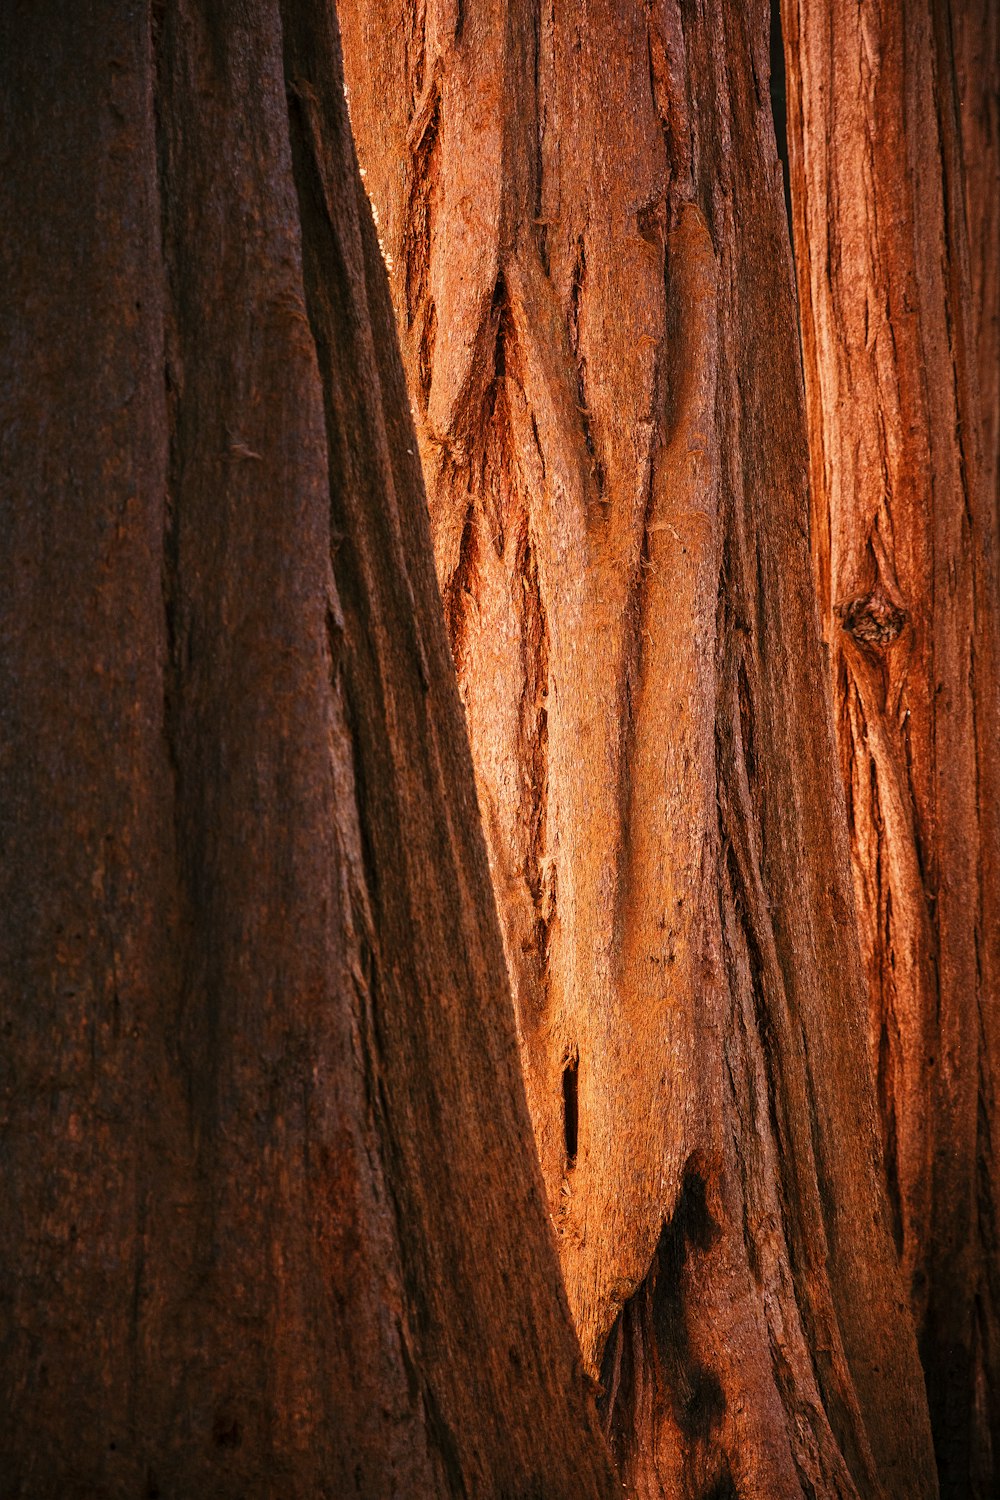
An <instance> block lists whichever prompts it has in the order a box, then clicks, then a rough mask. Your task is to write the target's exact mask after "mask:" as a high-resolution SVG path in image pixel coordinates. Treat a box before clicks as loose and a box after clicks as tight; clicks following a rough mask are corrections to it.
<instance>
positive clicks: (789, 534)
mask: <svg viewBox="0 0 1000 1500" xmlns="http://www.w3.org/2000/svg"><path fill="white" fill-rule="evenodd" d="M341 23H342V26H343V28H344V38H345V67H346V76H347V82H348V88H349V98H350V105H351V113H352V122H353V125H354V129H355V135H356V138H357V140H358V145H359V154H360V156H361V160H362V165H363V169H364V170H365V172H366V174H367V175H366V186H367V189H368V192H369V195H370V197H371V199H372V202H373V205H374V207H375V210H376V217H377V223H378V225H379V233H380V239H381V244H382V249H383V254H384V256H385V259H386V263H387V265H388V266H389V268H390V287H391V290H392V294H393V299H394V304H395V310H396V316H397V322H398V326H399V329H400V337H401V344H402V349H403V356H404V366H405V368H406V372H407V377H408V382H409V386H410V390H411V396H412V402H413V407H414V412H415V416H416V421H417V431H418V435H419V440H420V451H421V457H422V460H423V465H424V473H425V478H426V480H427V484H428V492H429V502H430V508H431V525H432V532H433V536H434V545H435V555H436V561H437V568H438V577H439V581H440V584H441V588H442V593H443V595H444V601H445V609H446V613H447V618H448V625H449V629H450V634H451V642H452V649H453V652H454V655H455V659H456V663H457V666H458V672H459V681H460V687H461V691H462V697H463V700H464V703H465V709H466V714H467V717H468V723H469V730H470V735H471V740H472V747H473V759H474V763H475V767H476V773H477V785H478V791H479V800H480V806H481V810H482V816H483V821H484V825H485V829H486V835H487V847H488V850H489V856H490V864H491V870H492V875H493V882H494V887H495V890H496V893H497V899H498V905H499V909H500V914H501V925H502V929H503V934H504V940H505V947H506V954H507V961H508V966H509V969H510V973H511V978H512V983H513V989H514V999H515V1008H516V1014H517V1021H518V1029H519V1035H520V1041H521V1050H522V1057H523V1061H524V1069H525V1076H526V1082H527V1091H528V1101H529V1105H530V1109H531V1114H532V1118H533V1122H534V1127H535V1135H536V1139H537V1142H538V1149H539V1154H540V1158H541V1162H542V1170H543V1175H544V1177H545V1182H546V1187H547V1190H548V1197H549V1206H550V1212H551V1214H552V1218H553V1221H554V1223H555V1225H556V1229H557V1232H558V1236H559V1246H560V1250H561V1255H562V1265H563V1271H564V1275H565V1278H566V1284H567V1288H568V1292H569V1301H570V1306H571V1309H572V1312H573V1315H574V1317H575V1320H576V1325H577V1328H578V1330H579V1334H580V1338H581V1342H582V1345H583V1351H584V1356H585V1359H586V1361H587V1364H588V1367H589V1369H590V1370H591V1372H592V1373H594V1374H598V1373H599V1374H600V1379H601V1382H602V1385H603V1398H602V1401H603V1413H604V1420H605V1423H606V1428H607V1431H608V1434H609V1437H610V1440H611V1442H612V1445H613V1449H614V1452H615V1454H616V1457H617V1460H618V1463H619V1466H620V1471H621V1474H622V1478H623V1480H624V1481H625V1484H626V1488H627V1489H628V1491H629V1492H630V1493H634V1494H635V1495H637V1496H642V1497H646V1496H661V1495H662V1496H668V1495H669V1496H673V1495H676V1494H686V1495H688V1494H689V1495H697V1496H699V1497H708V1496H715V1497H724V1496H733V1495H739V1496H741V1497H744V1496H745V1497H760V1500H765V1497H766V1500H774V1497H776V1496H798V1495H800V1494H803V1493H804V1494H809V1495H813V1496H822V1497H826V1496H831V1497H832V1496H856V1495H857V1496H882V1495H886V1496H888V1495H898V1496H900V1497H902V1496H906V1497H912V1496H918V1495H928V1496H929V1495H932V1494H934V1493H935V1490H936V1483H935V1479H934V1465H933V1457H932V1453H931V1446H930V1436H929V1426H928V1421H927V1412H926V1401H925V1396H924V1391H923V1383H922V1379H921V1374H920V1369H919V1365H918V1360H917V1354H916V1347H915V1341H914V1338H913V1333H912V1328H911V1324H910V1322H909V1317H908V1313H907V1310H906V1307H905V1303H904V1299H903V1297H902V1295H901V1291H900V1283H899V1279H898V1272H897V1266H896V1254H895V1247H894V1245H893V1240H892V1225H891V1222H890V1217H889V1213H888V1210H887V1201H886V1198H885V1195H884V1190H883V1185H882V1164H881V1148H880V1143H879V1138H878V1128H877V1117H876V1111H875V1106H874V1092H873V1081H872V1074H871V1070H870V1067H869V1061H868V1057H867V1048H866V1034H865V1016H866V990H865V976H864V972H863V969H862V966H861V960H860V955H859V951H858V940H857V931H856V919H855V915H854V897H853V892H852V889H851V875H850V859H849V849H848V841H847V827H846V818H845V808H844V802H843V797H842V793H841V790H840V783H839V778H838V775H837V764H836V758H835V749H834V741H833V735H832V728H831V723H830V714H829V699H828V691H827V685H826V678H825V673H824V667H823V658H822V655H821V647H820V641H819V635H818V629H817V623H816V614H815V599H814V593H813V587H812V582H811V576H810V558H809V538H808V479H807V470H808V451H807V439H806V427H805V413H804V403H803V394H802V388H801V374H800V364H799V352H798V341H797V331H796V310H795V300H794V293H793V285H792V264H791V257H790V253H789V243H788V225H787V219H786V213H785V207H784V201H783V192H782V181H781V172H780V167H779V163H778V159H777V154H776V150H775V139H774V132H773V125H772V119H771V108H770V101H769V95H768V71H769V69H768V57H769V34H768V16H767V11H766V8H765V7H764V6H763V5H762V4H760V3H759V0H754V3H751V4H750V5H745V4H743V3H740V4H736V3H734V0H705V3H703V4H695V3H693V0H692V3H689V0H684V3H682V4H680V5H678V4H676V3H673V0H653V3H650V4H647V5H646V6H645V7H640V6H633V5H623V4H620V3H615V0H595V3H590V4H588V5H587V6H586V7H584V8H581V7H564V8H563V9H562V10H558V11H557V9H556V7H554V6H548V5H541V4H539V5H535V4H534V3H533V0H510V3H509V4H508V3H502V0H461V3H458V0H437V3H435V0H430V3H421V0H417V3H416V4H415V5H412V6H407V7H405V8H404V10H403V13H402V17H401V16H400V12H399V8H398V7H396V6H394V5H392V4H391V3H389V0H344V3H343V4H342V5H341Z"/></svg>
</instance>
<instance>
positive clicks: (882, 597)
mask: <svg viewBox="0 0 1000 1500" xmlns="http://www.w3.org/2000/svg"><path fill="white" fill-rule="evenodd" d="M907 619H908V612H907V610H906V608H905V606H904V605H902V604H901V603H900V602H899V601H898V600H895V599H892V598H890V596H889V594H888V593H887V592H886V590H885V588H884V587H883V586H882V581H881V579H880V580H879V581H878V582H877V583H876V585H875V587H874V588H873V589H872V590H871V592H870V593H867V594H864V595H862V597H861V598H859V599H852V600H851V602H850V603H849V604H847V605H845V606H844V629H845V630H846V631H847V632H848V634H849V635H852V636H853V637H854V639H855V640H856V641H860V642H861V643H862V644H863V645H865V646H877V647H879V648H880V649H881V650H884V649H885V648H886V647H887V646H891V645H892V643H893V641H894V640H896V639H897V637H898V636H899V634H900V632H901V631H902V629H903V626H904V625H905V624H906V621H907Z"/></svg>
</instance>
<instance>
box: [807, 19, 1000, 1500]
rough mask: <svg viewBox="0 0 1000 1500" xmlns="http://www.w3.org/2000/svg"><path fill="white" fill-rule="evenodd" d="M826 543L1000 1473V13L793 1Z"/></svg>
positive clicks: (923, 1314) (839, 701) (858, 837)
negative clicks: (999, 1127) (999, 1149)
mask: <svg viewBox="0 0 1000 1500" xmlns="http://www.w3.org/2000/svg"><path fill="white" fill-rule="evenodd" d="M784 9H785V26H786V42H787V48H788V59H789V67H788V72H789V122H790V144H791V164H792V172H791V177H792V196H793V200H794V204H795V239H796V246H797V250H798V268H799V289H800V298H801V304H802V325H803V326H802V346H803V355H804V362H805V371H806V382H807V388H808V392H809V412H810V435H811V444H812V546H813V556H814V562H815V569H816V576H817V579H818V587H819V594H820V608H821V614H822V621H823V631H824V638H825V640H826V641H827V642H828V644H829V651H830V674H831V683H832V688H833V694H834V704H835V716H836V724H837V730H838V742H839V748H840V761H841V772H842V776H843V780H844V784H845V787H846V790H847V804H848V810H849V821H850V829H851V850H852V857H853V867H854V882H855V887H856V892H857V907H858V914H859V919H860V926H861V937H862V948H863V951H864V955H865V961H866V969H867V974H868V990H869V1045H870V1051H871V1056H872V1061H873V1065H874V1066H875V1068H876V1070H877V1079H878V1103H879V1112H880V1117H881V1128H882V1135H883V1139H884V1142H885V1152H886V1162H887V1167H888V1175H889V1183H890V1188H891V1196H892V1203H893V1217H894V1223H895V1231H896V1238H897V1244H898V1248H899V1252H900V1256H901V1260H902V1265H903V1269H904V1273H905V1276H906V1280H907V1285H908V1287H909V1291H910V1296H911V1301H912V1305H913V1310H914V1316H915V1319H916V1323H917V1326H918V1329H919V1333H920V1342H921V1351H922V1355H923V1361H924V1369H925V1372H926V1377H927V1386H928V1393H929V1397H930V1402H931V1411H932V1417H933V1422H934V1432H935V1444H936V1448H937V1454H938V1461H939V1466H940V1471H941V1479H942V1487H943V1490H944V1492H945V1493H946V1494H948V1495H955V1496H959V1495H961V1496H970V1495H972V1496H978V1495H982V1496H986V1495H988V1494H994V1493H995V1489H996V1483H997V1468H996V1465H997V1462H998V1461H1000V1322H998V1313H1000V1284H998V1281H997V1265H996V1245H997V1210H998V1188H1000V1178H998V1163H997V1160H996V1154H995V1151H994V1147H993V1140H992V1135H993V1131H994V1129H995V1126H994V1114H995V1104H994V1101H995V1097H996V1090H997V1084H998V1077H997V1070H998V1064H1000V1012H998V1005H1000V909H998V901H1000V824H998V821H997V820H998V816H1000V777H998V744H1000V681H998V676H997V662H998V656H997V624H998V595H997V566H996V553H995V546H996V535H997V531H996V526H997V435H998V424H997V399H998V396H997V392H998V368H1000V340H998V326H997V261H998V234H997V227H998V220H997V193H996V186H997V184H996V164H997V86H998V68H1000V62H998V55H997V34H996V8H995V6H991V5H981V6H978V7H977V6H971V7H965V6H964V5H961V4H958V5H955V6H954V7H950V6H949V5H948V4H947V3H945V0H931V3H925V0H907V3H906V4H905V5H902V6H886V7H883V8H882V9H881V10H879V9H876V8H873V7H869V6H862V7H861V8H860V9H859V8H858V7H856V6H851V5H846V4H840V3H834V4H833V5H830V4H828V3H826V0H823V3H813V0H786V5H785V8H784Z"/></svg>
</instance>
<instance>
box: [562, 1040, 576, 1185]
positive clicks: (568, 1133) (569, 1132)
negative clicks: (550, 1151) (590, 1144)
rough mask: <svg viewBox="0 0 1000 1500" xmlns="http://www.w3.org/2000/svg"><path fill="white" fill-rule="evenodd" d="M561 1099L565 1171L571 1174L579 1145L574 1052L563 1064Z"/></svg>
mask: <svg viewBox="0 0 1000 1500" xmlns="http://www.w3.org/2000/svg"><path fill="white" fill-rule="evenodd" d="M562 1098H563V1140H564V1144H565V1147H566V1170H567V1172H571V1171H572V1170H573V1168H574V1167H575V1166H576V1156H577V1149H578V1147H579V1144H580V1054H579V1053H578V1052H576V1051H574V1052H573V1053H572V1054H571V1055H570V1056H569V1057H568V1058H567V1059H566V1061H565V1063H564V1064H563V1075H562Z"/></svg>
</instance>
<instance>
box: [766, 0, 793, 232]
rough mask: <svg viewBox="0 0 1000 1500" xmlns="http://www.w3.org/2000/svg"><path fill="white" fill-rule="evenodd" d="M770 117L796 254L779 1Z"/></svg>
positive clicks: (777, 3)
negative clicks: (771, 117) (772, 122)
mask: <svg viewBox="0 0 1000 1500" xmlns="http://www.w3.org/2000/svg"><path fill="white" fill-rule="evenodd" d="M771 114H772V116H773V119H774V142H775V145H776V146H777V148H778V160H779V161H780V162H781V181H782V186H783V188H784V193H785V213H786V214H787V215H788V238H789V240H790V241H791V244H792V254H793V256H794V254H795V240H794V236H793V235H792V183H791V174H790V170H789V164H788V93H787V85H786V81H785V39H784V35H783V33H782V29H781V0H771Z"/></svg>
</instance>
